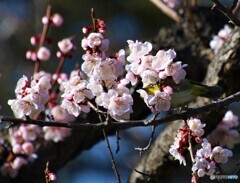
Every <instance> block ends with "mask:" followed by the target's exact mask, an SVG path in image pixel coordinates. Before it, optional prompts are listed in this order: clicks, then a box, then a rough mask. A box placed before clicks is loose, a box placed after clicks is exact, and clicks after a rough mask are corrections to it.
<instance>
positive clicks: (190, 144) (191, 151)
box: [188, 133, 195, 164]
mask: <svg viewBox="0 0 240 183" xmlns="http://www.w3.org/2000/svg"><path fill="white" fill-rule="evenodd" d="M191 140H192V136H191V134H190V133H188V151H189V153H190V157H191V160H192V163H193V164H194V163H195V158H194V155H193V148H192V141H191Z"/></svg>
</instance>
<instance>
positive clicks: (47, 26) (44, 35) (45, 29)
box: [34, 5, 51, 73]
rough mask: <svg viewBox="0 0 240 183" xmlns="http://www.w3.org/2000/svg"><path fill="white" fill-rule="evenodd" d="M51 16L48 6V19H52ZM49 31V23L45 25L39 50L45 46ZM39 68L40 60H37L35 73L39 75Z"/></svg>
mask: <svg viewBox="0 0 240 183" xmlns="http://www.w3.org/2000/svg"><path fill="white" fill-rule="evenodd" d="M50 16H51V6H50V5H48V7H47V12H46V17H47V18H48V19H50ZM48 30H49V23H48V24H44V26H43V30H42V34H41V38H40V42H39V48H41V47H42V46H43V44H44V42H45V40H46V37H47V33H48ZM39 67H40V60H39V59H37V60H36V62H35V67H34V73H37V72H38V71H39Z"/></svg>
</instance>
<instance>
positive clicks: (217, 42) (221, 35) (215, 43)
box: [210, 25, 232, 54]
mask: <svg viewBox="0 0 240 183" xmlns="http://www.w3.org/2000/svg"><path fill="white" fill-rule="evenodd" d="M231 32H232V28H231V27H229V26H228V25H225V26H224V28H223V29H221V30H220V31H219V32H218V34H217V35H215V36H214V37H213V39H212V40H211V42H210V47H211V49H212V50H213V51H214V53H215V54H217V53H218V51H219V49H220V48H221V47H222V45H223V43H224V42H225V41H226V40H227V39H228V38H229V36H230V34H231Z"/></svg>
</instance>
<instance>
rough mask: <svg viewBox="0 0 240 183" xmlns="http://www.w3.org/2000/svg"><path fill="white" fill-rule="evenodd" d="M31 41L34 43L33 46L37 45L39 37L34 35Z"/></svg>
mask: <svg viewBox="0 0 240 183" xmlns="http://www.w3.org/2000/svg"><path fill="white" fill-rule="evenodd" d="M30 42H31V44H32V45H33V46H34V45H36V44H37V38H36V36H32V37H31V39H30Z"/></svg>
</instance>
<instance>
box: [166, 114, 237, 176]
mask: <svg viewBox="0 0 240 183" xmlns="http://www.w3.org/2000/svg"><path fill="white" fill-rule="evenodd" d="M204 127H205V124H202V123H201V121H200V120H199V119H196V118H190V119H189V120H187V124H186V125H185V126H184V127H182V128H180V129H179V130H178V133H177V136H176V138H175V141H174V144H173V145H171V147H170V149H169V152H170V154H171V155H173V157H174V158H175V159H178V160H179V161H180V164H182V163H183V164H184V165H186V160H185V157H184V156H183V153H184V152H186V151H187V150H189V143H192V140H194V142H196V143H200V142H202V144H201V145H202V148H201V149H199V150H197V152H196V155H195V163H194V164H193V166H192V171H193V172H196V173H197V175H198V177H203V176H204V175H213V174H214V172H215V171H216V167H217V164H219V163H226V162H227V161H228V158H229V157H231V156H232V155H233V153H232V151H230V150H228V149H225V148H222V147H221V146H214V147H213V146H212V145H211V144H210V143H209V142H208V140H207V139H206V138H204V139H202V136H203V135H204V130H203V128H204Z"/></svg>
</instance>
